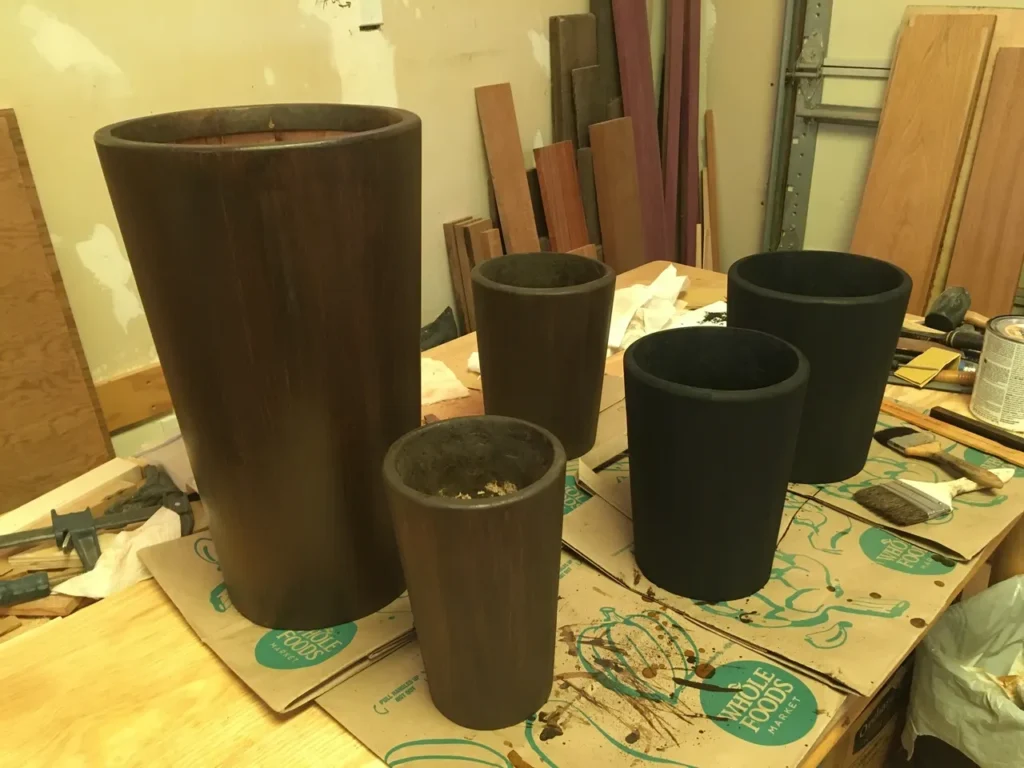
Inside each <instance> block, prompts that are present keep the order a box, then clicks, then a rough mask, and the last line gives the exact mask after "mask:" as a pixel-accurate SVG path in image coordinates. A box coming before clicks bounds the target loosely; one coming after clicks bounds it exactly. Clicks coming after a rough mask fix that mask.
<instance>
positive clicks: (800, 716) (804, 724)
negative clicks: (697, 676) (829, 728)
mask: <svg viewBox="0 0 1024 768" xmlns="http://www.w3.org/2000/svg"><path fill="white" fill-rule="evenodd" d="M714 683H715V686H714V688H713V689H712V688H710V686H709V687H708V688H702V689H701V692H700V706H701V708H702V709H703V710H704V714H706V715H707V716H708V718H709V719H710V720H711V722H713V723H714V724H715V725H717V726H718V727H719V728H721V729H722V730H724V731H726V732H728V733H730V734H732V735H733V736H736V737H738V738H741V739H743V740H744V741H749V742H750V743H751V744H758V745H760V746H763V747H779V746H782V745H783V744H792V743H793V742H794V741H796V740H797V739H801V738H803V737H804V736H806V735H807V734H808V733H809V732H810V730H811V728H813V727H814V721H815V720H817V719H818V712H817V709H818V702H817V700H816V699H815V698H814V694H813V693H811V689H810V688H808V687H807V685H806V684H805V683H804V682H803V681H802V680H800V678H798V677H796V676H795V675H793V674H791V673H789V672H787V671H786V670H784V669H782V668H781V667H776V666H775V665H774V664H768V663H766V662H759V661H734V662H731V663H729V664H723V665H722V666H720V667H718V669H717V670H716V672H715V678H714Z"/></svg>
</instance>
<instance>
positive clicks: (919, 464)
mask: <svg viewBox="0 0 1024 768" xmlns="http://www.w3.org/2000/svg"><path fill="white" fill-rule="evenodd" d="M899 426H911V427H912V428H915V427H913V425H908V424H906V423H905V422H903V421H900V420H899V419H897V418H895V417H894V416H889V415H888V414H881V415H880V416H879V417H878V423H877V426H876V428H875V431H876V432H877V431H879V430H881V429H885V428H887V427H899ZM915 429H916V428H915ZM918 431H920V430H918ZM938 440H939V443H940V444H941V445H942V447H943V449H945V450H946V451H948V452H949V453H951V454H953V455H954V456H960V457H963V458H964V459H966V460H967V461H968V462H970V463H971V464H976V465H978V466H982V467H985V468H986V469H994V468H996V467H1008V466H1011V465H1009V464H1006V463H1005V462H1003V461H1001V460H1000V459H996V458H994V457H992V456H989V455H988V454H985V453H982V452H981V451H977V450H975V449H973V448H966V447H964V446H962V445H960V444H959V443H955V442H953V441H951V440H946V439H945V438H943V437H939V438H938ZM896 479H903V480H923V481H925V482H944V481H946V480H952V479H954V478H953V477H952V476H951V475H949V474H947V473H946V471H945V470H944V469H942V468H941V467H939V466H937V465H935V464H932V463H930V462H927V461H921V460H920V459H909V458H907V457H905V456H901V455H900V454H898V453H896V452H895V451H893V450H890V449H889V448H886V447H884V446H882V445H880V444H879V443H878V442H877V441H876V440H872V441H871V452H870V454H869V455H868V460H867V464H865V466H864V469H863V470H861V471H860V472H859V473H858V474H856V475H854V476H853V477H851V478H850V479H848V480H845V481H843V482H841V483H830V484H828V485H794V486H793V490H794V491H795V492H796V493H799V494H802V495H805V496H809V497H813V498H815V499H817V500H818V501H821V502H823V503H825V504H827V505H829V506H831V507H835V508H837V509H841V510H843V511H844V512H848V513H850V514H851V515H856V516H857V517H859V518H861V519H862V520H865V521H867V522H869V523H871V524H872V525H881V526H885V527H888V528H891V529H892V530H894V531H896V532H897V533H898V534H899V535H900V536H902V537H905V538H911V539H915V540H918V541H921V542H924V543H925V546H926V547H930V548H932V549H936V550H938V551H940V552H942V553H943V554H949V555H952V556H953V557H955V558H957V559H959V560H964V561H966V560H970V559H971V558H973V557H974V556H975V555H977V554H978V553H979V552H981V550H983V549H984V548H985V547H986V546H988V544H989V542H991V541H992V540H993V539H994V538H996V537H997V536H998V535H999V534H1000V533H1002V531H1004V530H1006V528H1008V527H1009V526H1010V525H1012V524H1013V522H1014V521H1015V520H1016V519H1017V518H1018V517H1020V515H1021V513H1022V512H1024V469H1020V468H1017V473H1016V475H1015V477H1014V478H1013V479H1012V480H1010V482H1008V483H1006V484H1005V485H1004V486H1003V487H1002V488H1001V489H999V490H997V491H973V492H971V493H966V494H964V495H963V496H957V497H956V498H955V499H954V500H953V511H952V512H951V513H950V514H948V515H943V516H941V517H937V518H935V519H934V520H929V521H928V522H926V523H919V524H917V525H909V526H893V525H892V524H891V523H889V522H888V521H887V520H885V518H883V517H879V516H878V515H876V514H875V513H874V512H872V511H871V510H869V509H867V508H865V507H862V506H861V505H860V504H858V503H857V502H856V501H854V500H853V494H854V493H855V492H856V491H858V490H860V489H861V488H866V487H868V486H870V485H878V484H881V483H886V482H889V481H891V480H896ZM935 545H938V546H935Z"/></svg>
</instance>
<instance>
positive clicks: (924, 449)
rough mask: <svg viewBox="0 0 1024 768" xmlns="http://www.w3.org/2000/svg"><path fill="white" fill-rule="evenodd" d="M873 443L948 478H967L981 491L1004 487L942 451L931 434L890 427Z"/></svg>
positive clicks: (987, 475) (995, 477)
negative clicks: (936, 469)
mask: <svg viewBox="0 0 1024 768" xmlns="http://www.w3.org/2000/svg"><path fill="white" fill-rule="evenodd" d="M875 440H877V441H878V442H879V443H881V444H882V445H884V446H885V447H887V448H891V449H892V450H894V451H896V453H899V454H902V455H903V456H907V457H909V458H913V459H923V460H924V461H930V462H931V463H933V464H937V465H938V466H940V467H942V468H943V469H945V470H946V471H947V472H949V473H950V474H960V475H963V476H964V477H969V478H970V479H971V480H973V481H974V482H976V483H977V484H978V485H979V486H981V487H982V488H1002V487H1003V481H1002V480H1001V479H999V477H997V476H996V475H994V474H992V473H991V472H989V471H988V470H987V469H982V468H981V467H976V466H974V465H973V464H970V463H968V462H966V461H964V460H963V459H961V458H959V457H957V456H953V455H952V454H949V453H946V451H944V450H942V446H941V445H939V441H938V440H937V439H936V437H935V435H933V434H932V433H931V432H918V431H917V430H916V429H911V428H910V427H890V428H889V429H883V430H882V431H880V432H876V433H875Z"/></svg>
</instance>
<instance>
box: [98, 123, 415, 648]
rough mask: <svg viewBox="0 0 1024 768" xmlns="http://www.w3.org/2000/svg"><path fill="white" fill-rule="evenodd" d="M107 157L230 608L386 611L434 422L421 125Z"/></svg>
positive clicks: (216, 138)
mask: <svg viewBox="0 0 1024 768" xmlns="http://www.w3.org/2000/svg"><path fill="white" fill-rule="evenodd" d="M96 146H97V150H98V152H99V156H100V163H101V165H102V167H103V173H104V176H105V177H106V181H107V187H108V188H109V190H110V196H111V199H112V200H113V203H114V210H115V212H116V213H117V219H118V223H119V224H120V227H121V232H122V234H123V236H124V241H125V245H126V246H127V250H128V258H129V260H130V261H131V264H132V269H133V271H134V273H135V278H136V281H137V283H138V286H139V294H140V295H141V297H142V303H143V306H144V307H145V309H146V316H147V318H148V320H149V325H150V328H151V329H152V332H153V340H154V342H155V343H156V348H157V352H158V354H159V355H160V362H161V365H162V366H163V370H164V374H165V376H166V378H167V386H168V389H169V390H170V393H171V398H172V400H173V402H174V407H175V410H176V413H177V416H178V421H179V423H180V424H181V431H182V435H183V437H184V439H185V445H186V447H187V449H188V454H189V458H190V459H191V462H192V466H193V468H194V470H195V474H196V479H197V481H198V484H199V487H200V488H201V490H202V494H203V498H204V501H205V502H206V506H207V508H208V509H209V510H210V530H211V532H212V534H213V538H214V541H215V542H216V545H217V555H218V557H219V559H220V564H221V568H222V569H223V571H224V580H225V582H226V583H227V587H228V591H229V592H230V594H231V599H232V602H233V603H234V605H235V606H236V607H237V608H238V610H239V611H240V612H241V613H242V614H243V615H244V616H246V617H247V618H249V619H251V620H252V621H254V622H256V623H257V624H263V625H265V626H272V627H278V628H293V629H310V628H316V627H325V626H330V625H335V624H342V623H346V622H349V621H352V620H353V619H357V618H360V617H362V616H365V615H367V614H369V613H372V612H373V611H375V610H377V609H379V608H381V607H383V606H384V605H386V604H387V603H388V602H390V601H391V600H393V599H394V598H395V597H397V596H398V595H399V594H401V592H402V590H403V589H404V581H403V578H402V570H401V565H400V562H399V558H398V552H397V547H396V544H395V539H394V533H393V531H392V526H391V517H390V515H389V514H388V509H387V505H386V502H385V498H384V488H383V482H382V480H381V476H380V466H381V461H382V459H383V457H384V453H385V451H386V450H387V447H388V445H390V443H391V442H392V441H393V440H395V439H396V438H397V437H398V436H399V435H401V434H403V433H404V432H406V431H408V430H410V429H414V428H415V427H416V425H417V424H418V423H419V411H420V407H419V322H420V122H419V118H417V117H416V116H415V115H413V114H411V113H409V112H404V111H401V110H396V109H384V108H379V107H360V106H348V105H337V104H283V105H272V106H260V107H232V108H226V109H211V110H198V111H193V112H180V113H174V114H165V115H156V116H153V117H144V118H141V119H138V120H130V121H128V122H124V123H119V124H117V125H112V126H109V127H107V128H103V129H101V130H100V131H98V132H97V134H96Z"/></svg>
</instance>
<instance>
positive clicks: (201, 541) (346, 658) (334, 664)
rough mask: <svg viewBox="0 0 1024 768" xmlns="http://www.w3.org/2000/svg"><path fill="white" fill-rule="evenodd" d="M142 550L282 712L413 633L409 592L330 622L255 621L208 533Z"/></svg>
mask: <svg viewBox="0 0 1024 768" xmlns="http://www.w3.org/2000/svg"><path fill="white" fill-rule="evenodd" d="M140 558H141V559H142V562H143V563H144V564H145V565H146V567H147V568H148V569H149V571H150V572H151V573H152V574H153V578H155V579H156V581H157V583H158V584H159V585H160V587H161V588H162V589H163V591H164V592H165V593H166V594H167V596H168V597H169V598H171V601H172V602H173V603H174V605H175V607H177V609H178V610H179V611H180V612H181V615H182V616H184V617H185V620H186V621H187V622H188V623H189V626H191V627H192V629H193V630H194V631H195V633H196V634H197V635H199V639H200V640H202V641H203V642H204V643H205V644H206V645H208V646H210V648H211V649H212V650H213V652H214V653H216V654H217V655H218V656H219V657H220V659H221V661H223V662H224V663H225V664H227V665H228V667H230V668H231V671H232V672H234V673H235V674H236V675H238V677H240V678H241V679H242V681H243V682H244V683H245V684H246V685H248V686H249V687H250V688H251V689H252V690H253V691H254V692H255V693H256V695H257V696H259V697H260V698H261V699H263V701H265V702H266V703H267V705H268V706H269V707H270V708H271V709H273V710H274V711H275V712H287V711H289V710H292V709H295V708H296V707H298V706H300V705H302V704H305V703H306V702H308V701H310V700H312V699H314V698H316V696H318V695H319V694H321V693H323V691H325V690H326V689H327V688H330V687H331V686H332V685H336V684H337V683H338V682H340V681H342V680H344V679H346V678H347V677H350V676H352V675H354V674H355V673H356V672H358V671H359V670H361V669H365V668H366V667H368V666H369V665H371V664H373V663H374V661H376V660H377V659H379V658H381V657H382V656H385V655H387V654H388V653H391V652H392V651H394V650H395V649H396V648H398V647H400V646H402V645H404V644H405V643H407V642H409V641H410V640H411V639H412V611H411V609H410V607H409V598H408V597H407V596H406V595H403V596H402V597H400V598H398V599H397V600H395V601H394V602H393V603H391V604H390V605H388V606H387V607H385V608H384V609H382V610H380V611H378V612H377V613H375V614H373V615H371V616H367V617H366V618H365V619H360V620H359V621H356V622H350V623H348V624H341V625H339V626H336V627H329V628H327V629H320V630H308V631H291V630H278V629H267V628H266V627H260V626H258V625H256V624H253V623H252V622H251V621H249V620H248V619H246V618H244V617H243V616H242V615H241V614H240V613H238V611H237V610H235V608H234V606H232V605H231V599H230V597H229V596H228V592H227V589H226V588H225V585H224V579H223V578H222V576H221V573H220V566H219V565H218V564H217V553H216V550H215V549H214V546H213V539H211V538H210V535H209V534H208V533H198V534H195V535H193V536H189V537H187V538H184V539H178V540H176V541H172V542H168V543H167V544H161V545H159V546H155V547H150V548H148V549H144V550H142V551H141V553H140ZM186 683H187V681H182V684H186Z"/></svg>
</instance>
